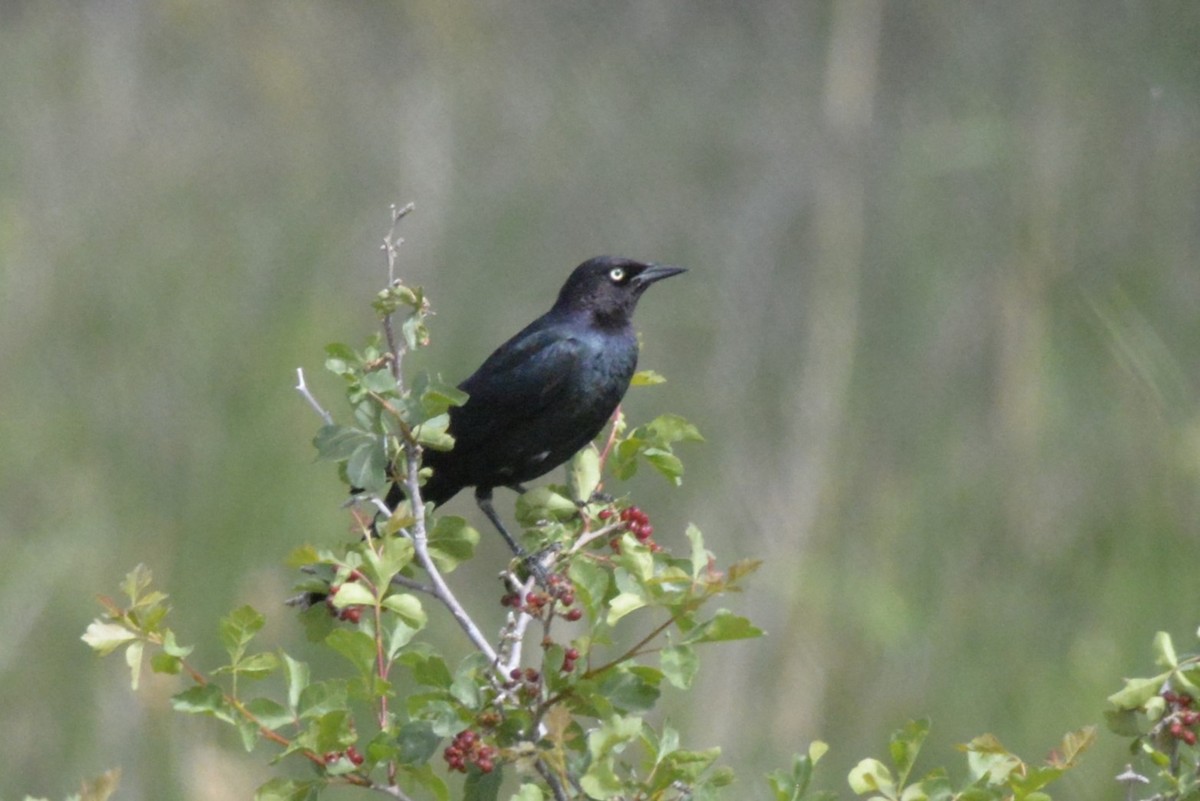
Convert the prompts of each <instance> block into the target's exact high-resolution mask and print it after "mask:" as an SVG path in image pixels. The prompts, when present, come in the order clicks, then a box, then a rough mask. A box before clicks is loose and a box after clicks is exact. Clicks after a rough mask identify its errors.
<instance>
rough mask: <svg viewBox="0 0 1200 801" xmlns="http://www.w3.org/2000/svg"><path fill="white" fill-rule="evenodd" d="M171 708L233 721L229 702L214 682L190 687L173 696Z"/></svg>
mask: <svg viewBox="0 0 1200 801" xmlns="http://www.w3.org/2000/svg"><path fill="white" fill-rule="evenodd" d="M171 708H172V709H174V710H175V711H176V712H186V713H187V714H190V715H214V716H216V717H218V718H220V719H221V720H224V721H226V722H228V723H232V722H233V717H232V715H231V712H230V709H229V704H228V703H227V702H226V701H225V696H224V695H222V694H221V689H220V688H219V687H217V686H216V685H213V684H204V685H197V686H195V687H189V688H188V689H186V690H184V691H183V692H181V693H176V694H175V695H173V696H172V697H171Z"/></svg>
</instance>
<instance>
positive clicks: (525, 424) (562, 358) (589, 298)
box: [387, 256, 684, 554]
mask: <svg viewBox="0 0 1200 801" xmlns="http://www.w3.org/2000/svg"><path fill="white" fill-rule="evenodd" d="M682 272H684V268H682V267H667V266H664V265H658V264H645V263H643V262H638V261H633V260H631V259H623V258H617V257H614V256H599V257H597V258H594V259H589V260H588V261H585V262H584V263H583V264H581V265H579V266H578V267H576V268H575V270H574V271H573V272H572V273H571V276H570V277H569V278H568V279H567V282H566V283H565V284H563V287H562V289H561V290H560V291H559V293H558V300H557V301H555V303H554V306H553V307H552V308H551V309H550V311H548V312H546V313H545V314H543V315H542V316H541V317H539V318H537V319H536V320H534V321H533V322H532V323H530V324H529V325H527V326H525V328H523V329H522V330H521V331H520V332H519V333H518V334H517V335H516V336H514V337H513V338H512V339H510V340H508V341H507V342H505V343H504V344H503V345H501V346H500V347H499V348H497V349H496V351H495V352H494V353H493V354H492V355H491V356H489V357H488V358H487V360H486V361H484V363H483V364H482V365H480V366H479V369H478V370H476V371H475V372H474V373H473V374H472V375H471V376H470V377H469V378H468V379H467V380H465V381H463V382H462V383H461V384H459V385H458V387H459V389H461V390H463V391H464V392H466V393H467V395H468V396H469V397H468V399H467V401H466V403H464V404H463V405H462V406H457V407H454V408H451V410H450V433H451V434H452V435H453V436H454V448H453V449H452V450H449V451H433V450H426V451H425V456H424V460H423V463H424V465H425V466H427V467H431V468H433V475H432V476H431V477H430V479H429V481H428V482H426V484H425V485H424V486H423V487H422V488H421V497H422V498H423V499H424V500H426V501H434V502H435V503H437V504H439V505H440V504H443V503H445V502H446V501H448V500H450V499H451V498H452V497H454V496H455V495H456V494H458V492H459V490H461V489H463V488H464V487H474V488H475V500H476V502H477V503H478V504H479V508H480V509H482V510H483V513H484V514H485V515H487V517H488V519H489V520H491V521H492V523H493V525H495V526H496V528H497V529H498V530H499V531H500V533H501V534H502V535H503V536H504V538H505V540H507V541H508V544H509V547H511V548H512V549H513V551H514V553H517V554H520V553H522V551H521V548H520V547H519V546H518V545H517V543H516V542H515V541H514V540H513V538H512V536H511V535H510V534H509V533H508V531H507V530H506V529H505V528H504V525H503V523H501V521H500V518H499V516H498V515H497V514H496V511H495V509H494V508H493V507H492V490H493V489H495V488H496V487H509V488H511V489H513V490H516V491H517V492H524V488H523V487H522V486H521V483H522V482H525V481H530V480H532V479H535V478H537V477H538V476H541V475H544V474H545V473H548V472H549V471H551V470H553V469H554V468H555V467H558V466H559V465H560V464H562V463H564V462H566V461H567V460H568V459H570V458H571V457H572V456H574V455H575V454H576V453H577V452H578V451H579V450H580V449H581V448H583V446H585V445H586V444H587V443H589V442H591V441H592V440H593V439H594V438H595V437H596V435H597V434H599V433H600V431H601V429H603V428H604V425H605V423H606V422H607V421H608V420H609V418H610V417H611V416H612V414H613V412H614V411H615V410H616V408H617V404H619V403H620V402H621V398H622V397H624V395H625V390H626V389H628V388H629V381H630V379H631V378H632V377H633V373H634V370H635V368H636V367H637V357H638V343H637V336H636V335H635V333H634V330H633V324H632V322H631V318H632V316H633V310H634V307H636V306H637V302H638V299H639V298H640V297H641V296H642V293H643V292H645V291H646V288H647V287H648V286H650V285H651V284H652V283H654V282H655V281H661V280H662V279H664V278H669V277H671V276H672V275H678V274H679V273H682ZM403 498H404V489H403V486H402V484H400V483H396V484H393V485H392V488H391V490H390V491H389V492H388V496H387V505H388V507H389V508H393V509H394V508H395V506H396V504H397V503H399V502H400V501H401V500H402V499H403Z"/></svg>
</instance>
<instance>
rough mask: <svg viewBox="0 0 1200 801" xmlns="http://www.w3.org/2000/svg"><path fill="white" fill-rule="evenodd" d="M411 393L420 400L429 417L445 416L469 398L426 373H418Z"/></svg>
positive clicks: (456, 388) (455, 388) (457, 389)
mask: <svg viewBox="0 0 1200 801" xmlns="http://www.w3.org/2000/svg"><path fill="white" fill-rule="evenodd" d="M412 386H413V393H414V394H416V395H418V396H419V397H420V399H421V405H422V406H424V407H425V412H426V414H428V415H429V417H433V416H434V415H440V414H445V413H446V412H447V411H448V410H449V409H450V407H451V406H462V405H463V404H464V403H466V402H467V399H468V398H470V396H469V395H468V394H467V393H465V392H463V391H462V390H461V389H459V388H458V387H455V386H451V385H450V384H447V383H445V382H444V381H442V380H441V379H440V378H438V377H431V376H430V375H429V374H428V373H425V372H422V373H418V374H417V375H416V376H415V377H414V378H413V384H412Z"/></svg>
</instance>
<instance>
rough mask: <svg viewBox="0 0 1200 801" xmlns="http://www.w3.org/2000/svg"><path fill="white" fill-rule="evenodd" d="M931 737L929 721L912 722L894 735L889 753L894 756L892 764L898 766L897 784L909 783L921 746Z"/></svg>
mask: <svg viewBox="0 0 1200 801" xmlns="http://www.w3.org/2000/svg"><path fill="white" fill-rule="evenodd" d="M928 735H929V721H928V720H927V719H921V720H910V721H909V722H908V723H906V724H904V727H903V728H901V729H898V730H897V731H895V732H893V733H892V737H891V741H890V742H889V744H888V751H889V752H890V753H891V756H892V764H893V765H895V766H896V773H897V774H898V775H897V777H896V783H897V784H899V785H904V784H905V783H906V782H907V781H908V774H909V771H911V770H912V766H913V763H915V762H916V761H917V755H918V754H919V753H921V745H922V744H923V743H924V742H925V738H926V737H927V736H928Z"/></svg>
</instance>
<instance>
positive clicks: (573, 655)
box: [563, 648, 579, 662]
mask: <svg viewBox="0 0 1200 801" xmlns="http://www.w3.org/2000/svg"><path fill="white" fill-rule="evenodd" d="M563 656H565V657H566V658H567V659H570V660H571V661H572V662H574V661H575V660H576V659H578V658H579V649H577V648H568V649H567V650H566V652H565V653H563Z"/></svg>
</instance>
